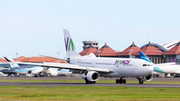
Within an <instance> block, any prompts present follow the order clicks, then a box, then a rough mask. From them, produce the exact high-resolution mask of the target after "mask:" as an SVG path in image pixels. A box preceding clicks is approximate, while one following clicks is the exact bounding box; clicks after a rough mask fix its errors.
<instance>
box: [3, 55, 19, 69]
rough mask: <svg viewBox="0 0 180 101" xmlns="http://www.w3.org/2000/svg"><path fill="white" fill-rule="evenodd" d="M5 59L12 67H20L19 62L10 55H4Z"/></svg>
mask: <svg viewBox="0 0 180 101" xmlns="http://www.w3.org/2000/svg"><path fill="white" fill-rule="evenodd" d="M4 59H6V60H7V61H8V62H9V63H10V66H11V68H13V67H20V66H19V65H18V64H16V63H14V60H13V59H12V58H11V57H10V56H4Z"/></svg>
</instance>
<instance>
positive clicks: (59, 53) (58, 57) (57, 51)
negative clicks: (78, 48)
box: [57, 51, 60, 63]
mask: <svg viewBox="0 0 180 101" xmlns="http://www.w3.org/2000/svg"><path fill="white" fill-rule="evenodd" d="M57 53H58V58H60V57H59V54H60V52H59V51H57ZM59 62H60V61H59V59H58V63H59Z"/></svg>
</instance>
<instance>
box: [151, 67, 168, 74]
mask: <svg viewBox="0 0 180 101" xmlns="http://www.w3.org/2000/svg"><path fill="white" fill-rule="evenodd" d="M154 71H155V72H159V73H166V72H164V71H162V70H161V69H159V68H158V67H154Z"/></svg>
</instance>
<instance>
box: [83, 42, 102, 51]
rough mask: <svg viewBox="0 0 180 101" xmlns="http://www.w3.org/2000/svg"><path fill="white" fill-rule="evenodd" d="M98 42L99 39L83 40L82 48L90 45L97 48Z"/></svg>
mask: <svg viewBox="0 0 180 101" xmlns="http://www.w3.org/2000/svg"><path fill="white" fill-rule="evenodd" d="M98 43H99V41H83V44H84V46H83V50H85V49H86V48H88V47H89V46H90V45H92V46H93V47H95V48H96V49H98V48H99V46H98Z"/></svg>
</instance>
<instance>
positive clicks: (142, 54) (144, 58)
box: [139, 52, 152, 63]
mask: <svg viewBox="0 0 180 101" xmlns="http://www.w3.org/2000/svg"><path fill="white" fill-rule="evenodd" d="M139 55H140V58H141V59H143V60H145V61H147V62H149V63H152V62H151V61H150V60H149V58H148V57H147V56H146V55H145V54H144V52H139Z"/></svg>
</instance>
